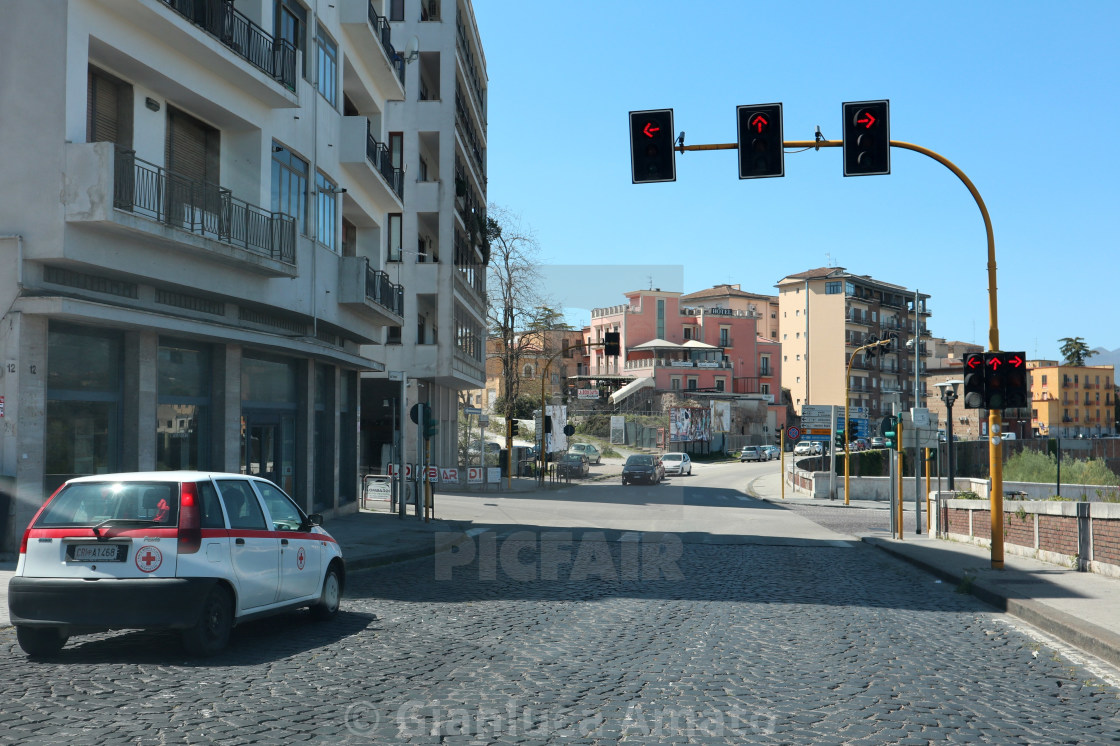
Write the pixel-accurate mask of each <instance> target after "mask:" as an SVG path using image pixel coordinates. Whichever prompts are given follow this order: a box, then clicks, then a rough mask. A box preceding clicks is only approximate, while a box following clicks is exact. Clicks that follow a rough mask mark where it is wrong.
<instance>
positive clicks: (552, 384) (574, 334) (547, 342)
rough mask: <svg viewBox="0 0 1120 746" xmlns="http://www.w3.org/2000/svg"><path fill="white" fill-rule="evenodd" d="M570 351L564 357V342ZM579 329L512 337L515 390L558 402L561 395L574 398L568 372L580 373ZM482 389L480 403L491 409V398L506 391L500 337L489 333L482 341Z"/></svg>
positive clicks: (538, 332)
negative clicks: (515, 377)
mask: <svg viewBox="0 0 1120 746" xmlns="http://www.w3.org/2000/svg"><path fill="white" fill-rule="evenodd" d="M565 342H567V344H568V347H569V348H571V350H572V352H571V353H570V354H569V356H568V357H564V355H563V350H564V343H565ZM582 344H583V333H582V332H581V331H580V330H579V329H549V330H543V331H532V332H523V333H522V334H519V335H518V336H517V338H516V340H515V345H516V350H515V355H514V365H515V367H516V375H517V378H518V385H519V387H520V388H519V391H520V393H521V394H522V395H524V396H529V397H532V398H534V399H540V398H541V392H542V389H543V391H544V399H545V401H546V403H549V404H553V403H556V404H559V403H561V401H560V400H561V399H562V398H563V397H565V396H568V397H570V398H575V395H574V392H573V387H572V386H571V385H570V381H569V376H579V375H580V374H582V373H583V358H584V352H583V349H582V347H581V345H582ZM486 347H487V352H486V390H485V391H483V392H481V401H482V404H481V406H482V407H483V408H484V409H486V410H488V411H493V412H494V413H495V414H498V415H503V414H505V412H502V411H497V410H493V409H492V408H493V406H494V402H496V401H497V400H498V399H499V398H501V397H504V396H505V395H506V377H505V360H504V358H505V351H504V350H503V346H502V340H501V339H499V338H497V337H491V338H490V339H489V340H487V343H486Z"/></svg>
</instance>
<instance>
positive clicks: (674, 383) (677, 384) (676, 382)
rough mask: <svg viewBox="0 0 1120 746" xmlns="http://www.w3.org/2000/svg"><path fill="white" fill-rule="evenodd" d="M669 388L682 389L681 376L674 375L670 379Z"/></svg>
mask: <svg viewBox="0 0 1120 746" xmlns="http://www.w3.org/2000/svg"><path fill="white" fill-rule="evenodd" d="M669 388H671V389H672V390H673V391H680V390H681V377H680V376H673V377H672V378H671V379H670V380H669Z"/></svg>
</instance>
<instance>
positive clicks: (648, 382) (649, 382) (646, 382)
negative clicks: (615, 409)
mask: <svg viewBox="0 0 1120 746" xmlns="http://www.w3.org/2000/svg"><path fill="white" fill-rule="evenodd" d="M647 386H653V378H652V377H650V376H646V377H644V378H636V379H634V380H633V381H631V382H630V383H628V384H626V385H625V386H623V387H622V388H620V389H619V390H618V391H616V392H614V393H613V394H611V395H610V398H609V399H607V401H609V402H610V403H611V404H618V403H619V402H620V401H622V400H623V399H625V398H626V397H628V396H630V394H633V393H634V392H635V391H637V390H639V389H644V388H646V387H647Z"/></svg>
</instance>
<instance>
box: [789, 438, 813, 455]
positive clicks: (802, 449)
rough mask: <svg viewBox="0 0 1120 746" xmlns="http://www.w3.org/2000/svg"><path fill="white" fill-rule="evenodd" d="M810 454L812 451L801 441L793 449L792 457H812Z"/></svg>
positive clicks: (806, 443)
mask: <svg viewBox="0 0 1120 746" xmlns="http://www.w3.org/2000/svg"><path fill="white" fill-rule="evenodd" d="M812 453H813V451H812V448H811V447H810V445H809V442H808V441H805V440H803V441H801V442H800V443H798V444H797V445H795V446H794V447H793V455H794V456H810V455H812Z"/></svg>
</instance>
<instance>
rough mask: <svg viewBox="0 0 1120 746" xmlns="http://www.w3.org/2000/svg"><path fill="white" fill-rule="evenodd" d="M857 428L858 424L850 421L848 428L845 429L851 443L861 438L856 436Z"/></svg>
mask: <svg viewBox="0 0 1120 746" xmlns="http://www.w3.org/2000/svg"><path fill="white" fill-rule="evenodd" d="M857 427H858V425H857V424H856V421H855V420H848V426H847V427H846V428H844V436H845V437H846V438H847V439H848V442H849V443H851V442H852V441H853V440H855V439H856V438H858V437H859V436H858V435H856V428H857Z"/></svg>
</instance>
